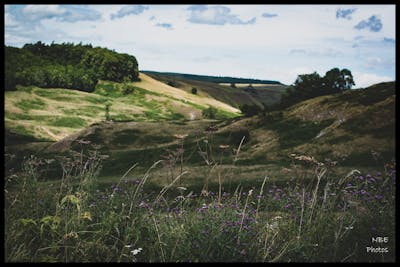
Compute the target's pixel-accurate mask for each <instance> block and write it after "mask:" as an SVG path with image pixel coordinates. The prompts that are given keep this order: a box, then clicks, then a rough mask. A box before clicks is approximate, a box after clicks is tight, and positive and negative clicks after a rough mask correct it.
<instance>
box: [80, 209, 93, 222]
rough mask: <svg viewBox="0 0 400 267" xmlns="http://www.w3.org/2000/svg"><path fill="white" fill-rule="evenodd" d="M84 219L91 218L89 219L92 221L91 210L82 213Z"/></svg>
mask: <svg viewBox="0 0 400 267" xmlns="http://www.w3.org/2000/svg"><path fill="white" fill-rule="evenodd" d="M82 219H87V220H89V221H92V215H91V214H90V212H88V211H85V212H84V213H83V214H82Z"/></svg>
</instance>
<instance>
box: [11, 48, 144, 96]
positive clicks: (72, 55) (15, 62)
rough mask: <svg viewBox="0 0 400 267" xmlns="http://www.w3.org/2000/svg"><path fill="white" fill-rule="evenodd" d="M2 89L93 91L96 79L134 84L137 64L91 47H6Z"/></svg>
mask: <svg viewBox="0 0 400 267" xmlns="http://www.w3.org/2000/svg"><path fill="white" fill-rule="evenodd" d="M4 50H5V53H4V55H5V90H15V88H16V86H17V85H23V86H29V85H34V86H38V87H43V88H53V87H59V88H68V89H77V90H80V91H86V92H92V91H93V90H94V88H95V86H96V84H97V82H98V80H109V81H114V82H128V81H137V80H138V76H139V69H138V62H137V60H136V58H135V57H134V56H132V55H128V54H121V53H117V52H115V51H111V50H109V49H106V48H101V47H93V46H92V45H91V44H87V45H82V43H79V44H76V45H75V44H73V43H62V44H55V43H54V42H53V43H51V44H50V45H46V44H44V43H42V42H40V41H39V42H37V43H35V44H25V45H24V46H23V47H22V48H16V47H10V46H5V47H4Z"/></svg>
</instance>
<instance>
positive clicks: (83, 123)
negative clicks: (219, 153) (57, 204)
mask: <svg viewBox="0 0 400 267" xmlns="http://www.w3.org/2000/svg"><path fill="white" fill-rule="evenodd" d="M106 105H109V117H110V119H111V120H113V121H164V120H185V119H187V120H194V119H200V118H202V110H204V109H206V108H208V107H209V106H213V107H215V108H217V109H218V113H217V118H221V119H222V118H230V117H235V116H237V115H239V112H240V111H239V110H237V109H235V108H233V107H231V106H229V105H227V104H225V103H222V102H220V101H217V100H215V99H211V98H209V97H205V96H197V95H192V94H188V93H185V92H183V91H181V90H178V89H176V88H173V87H169V86H167V85H165V84H163V83H161V82H158V81H156V80H153V79H151V78H150V77H147V76H146V75H144V74H143V75H141V81H139V82H131V83H114V82H108V81H100V82H99V83H98V84H97V86H96V89H95V91H94V92H93V93H86V92H81V91H75V90H74V91H73V90H65V89H61V88H52V89H44V88H38V87H33V86H28V87H21V86H20V87H18V90H17V91H9V92H5V117H4V118H5V126H6V129H8V131H9V133H15V134H19V135H21V136H26V137H27V138H29V137H34V138H36V139H38V140H48V141H58V140H60V139H62V138H64V137H66V136H68V135H70V134H72V133H74V132H77V131H78V130H79V129H83V128H85V127H87V126H89V125H91V124H93V123H96V122H100V121H103V120H105V119H106V115H105V114H106Z"/></svg>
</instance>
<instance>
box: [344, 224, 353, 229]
mask: <svg viewBox="0 0 400 267" xmlns="http://www.w3.org/2000/svg"><path fill="white" fill-rule="evenodd" d="M353 228H354V227H353V226H352V225H350V226H345V227H344V229H346V230H352V229H353Z"/></svg>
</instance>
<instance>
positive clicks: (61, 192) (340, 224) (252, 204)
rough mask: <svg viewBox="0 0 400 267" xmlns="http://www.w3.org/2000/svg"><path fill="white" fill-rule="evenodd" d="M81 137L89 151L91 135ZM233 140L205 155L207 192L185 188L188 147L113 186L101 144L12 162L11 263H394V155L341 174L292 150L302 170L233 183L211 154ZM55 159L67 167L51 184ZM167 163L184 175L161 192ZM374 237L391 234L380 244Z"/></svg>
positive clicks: (8, 192) (8, 205)
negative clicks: (102, 175) (17, 165)
mask: <svg viewBox="0 0 400 267" xmlns="http://www.w3.org/2000/svg"><path fill="white" fill-rule="evenodd" d="M177 137H178V138H181V139H182V140H184V138H185V136H177ZM80 143H81V145H82V148H83V147H85V146H87V145H88V143H89V142H87V141H84V140H81V141H80ZM182 144H183V143H182ZM242 144H243V139H242V142H241V143H240V144H239V146H238V148H237V150H236V154H234V155H232V158H231V160H232V163H233V164H235V162H236V161H237V160H238V158H239V156H240V150H241V146H242ZM205 145H206V148H207V144H205ZM226 148H227V147H226V146H224V145H220V146H219V152H218V153H217V152H212V151H210V150H209V149H205V150H203V151H202V157H203V159H204V165H203V167H202V168H203V169H204V173H205V174H206V173H209V174H210V173H211V170H213V169H215V170H217V178H218V179H217V181H218V183H217V184H214V185H212V184H210V183H209V178H210V177H207V175H205V177H204V179H203V181H202V182H203V187H202V190H195V189H193V190H192V189H191V187H190V185H187V186H186V185H185V187H183V186H182V182H183V181H184V180H185V175H186V174H187V172H190V169H186V168H182V165H180V164H182V162H183V158H182V157H183V154H182V153H181V154H179V151H180V150H179V148H177V150H176V151H177V153H178V154H177V155H175V156H176V157H175V160H174V161H172V162H171V161H170V162H169V163H168V160H169V159H168V158H166V159H163V160H159V161H156V162H155V163H154V164H153V165H152V166H151V167H150V168H149V169H148V170H147V171H146V172H145V173H143V174H141V175H132V173H133V171H134V169H135V168H136V164H134V165H133V166H132V167H131V168H129V169H128V170H126V173H125V174H124V175H122V176H121V177H120V179H119V181H118V182H117V183H115V184H112V185H109V184H108V185H107V184H100V183H99V181H98V171H99V170H100V168H101V165H102V162H103V161H104V160H105V159H106V158H107V156H106V155H102V154H100V152H99V151H98V150H96V149H94V148H92V149H90V150H88V151H87V152H84V150H81V152H80V153H75V154H74V155H73V156H71V157H56V159H39V158H36V157H33V156H32V157H29V158H26V160H25V162H24V164H23V170H22V171H21V172H15V173H13V172H12V170H9V172H8V175H7V177H6V178H5V179H6V180H5V181H6V183H5V245H4V247H5V259H6V261H8V262H21V261H25V262H32V261H35V262H96V261H102V262H109V261H111V262H215V261H217V262H220V261H229V262H231V261H232V262H233V261H241V262H243V261H244V262H261V261H268V262H290V261H295V262H314V261H317V262H321V261H328V262H342V261H343V262H346V261H350V262H360V261H361V262H386V261H394V252H395V248H394V240H395V239H394V238H395V235H394V233H395V232H394V229H395V225H394V224H395V183H396V172H395V165H394V163H388V164H385V165H384V166H383V168H382V170H379V171H380V172H378V170H377V172H375V173H363V172H362V171H359V170H353V169H349V170H348V174H347V175H343V176H338V175H336V173H335V171H334V170H335V168H336V166H335V164H336V162H332V161H329V160H327V161H325V162H318V161H317V160H315V159H314V158H313V157H310V156H302V155H295V154H292V155H290V160H291V161H292V164H291V167H292V168H293V169H294V170H296V172H295V175H294V176H293V177H288V178H287V184H286V185H284V184H282V183H275V182H274V181H273V180H271V179H270V177H268V176H265V177H261V179H262V182H261V183H250V184H248V185H247V186H242V185H240V184H239V185H238V186H236V187H235V188H232V190H230V191H228V190H226V188H227V186H226V180H227V178H229V176H230V175H231V174H229V170H228V171H227V172H225V171H223V170H222V169H220V166H221V161H220V158H218V157H215V158H214V157H212V153H217V155H218V154H219V153H221V155H222V154H223V151H224V150H225V149H226ZM181 152H182V151H181ZM7 156H10V155H7ZM54 160H56V161H58V162H59V164H60V165H61V167H62V175H60V177H59V180H57V181H54V180H50V181H43V177H42V173H43V172H44V171H45V170H46V166H47V165H48V164H51V163H52V161H54ZM165 162H167V163H168V164H171V166H172V165H173V166H175V167H176V168H175V169H174V170H175V173H173V172H171V176H170V179H169V180H168V181H167V183H165V184H166V186H164V187H163V188H162V189H161V190H154V188H153V187H151V186H150V180H151V179H152V174H153V172H154V171H155V170H156V169H157V168H158V167H159V166H160V165H162V164H164V163H165ZM6 164H7V161H6ZM6 167H7V165H6ZM179 167H180V168H179ZM241 180H242V181H245V180H246V177H241ZM375 237H387V238H388V242H387V243H383V244H374V243H371V238H375ZM367 247H373V248H374V249H375V250H374V251H375V252H371V249H370V251H369V252H367ZM377 247H381V249H382V250H383V251H384V252H382V250H381V252H376V251H377V250H376V249H378V248H377Z"/></svg>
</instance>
